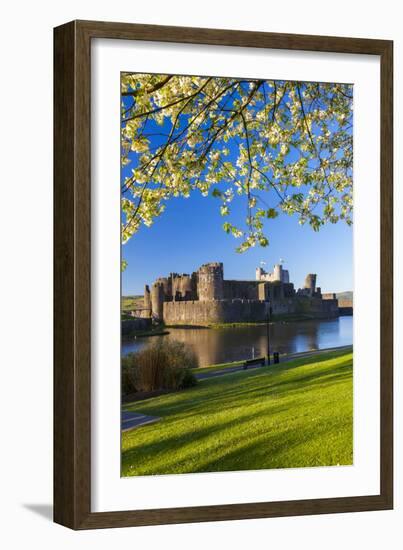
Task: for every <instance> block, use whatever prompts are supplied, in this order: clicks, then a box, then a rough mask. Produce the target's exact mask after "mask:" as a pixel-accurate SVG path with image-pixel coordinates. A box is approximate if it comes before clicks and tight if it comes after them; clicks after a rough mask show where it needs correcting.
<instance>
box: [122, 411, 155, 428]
mask: <svg viewBox="0 0 403 550" xmlns="http://www.w3.org/2000/svg"><path fill="white" fill-rule="evenodd" d="M158 420H161V418H160V417H159V416H148V415H146V414H141V413H136V412H132V411H122V424H121V426H122V428H121V429H122V432H126V431H127V430H132V429H133V428H138V427H139V426H144V425H145V424H152V423H153V422H158Z"/></svg>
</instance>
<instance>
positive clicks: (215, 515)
mask: <svg viewBox="0 0 403 550" xmlns="http://www.w3.org/2000/svg"><path fill="white" fill-rule="evenodd" d="M54 46H55V56H54V62H55V73H54V89H55V96H54V98H55V104H54V106H55V119H54V121H55V124H54V130H55V134H54V135H55V158H54V160H55V162H54V170H55V171H54V190H55V218H54V220H55V264H54V266H55V273H54V275H55V277H54V280H55V309H54V334H55V335H54V353H55V361H54V389H55V401H54V442H55V445H54V450H55V467H54V499H55V508H54V519H55V521H56V522H58V523H61V524H63V525H65V526H67V527H70V528H73V529H89V528H103V527H123V526H136V525H153V524H161V523H182V522H199V521H216V520H228V519H246V518H260V517H274V516H287V515H288V516H291V515H302V514H319V513H336V512H353V511H366V510H381V509H390V508H392V506H393V438H392V428H393V418H392V411H393V402H392V397H393V392H392V389H393V387H392V333H393V327H392V298H393V278H392V267H393V266H392V183H393V181H392V176H393V166H392V159H393V154H392V153H393V151H392V150H393V142H392V137H393V132H392V130H393V128H392V113H393V109H392V89H393V87H392V65H393V62H392V52H393V45H392V42H390V41H383V40H370V39H358V38H336V37H320V36H303V35H287V34H273V33H261V32H245V31H230V30H215V29H197V28H182V27H162V26H151V25H137V24H133V25H132V24H120V23H104V22H90V21H74V22H71V23H67V24H65V25H62V26H60V27H57V28H56V29H55V34H54Z"/></svg>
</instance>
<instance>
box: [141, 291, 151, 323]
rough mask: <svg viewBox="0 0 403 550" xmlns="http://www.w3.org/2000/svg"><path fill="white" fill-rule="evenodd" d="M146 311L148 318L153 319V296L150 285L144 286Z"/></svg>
mask: <svg viewBox="0 0 403 550" xmlns="http://www.w3.org/2000/svg"><path fill="white" fill-rule="evenodd" d="M143 304H144V309H145V310H146V311H147V317H151V295H150V288H149V286H148V285H145V286H144V302H143Z"/></svg>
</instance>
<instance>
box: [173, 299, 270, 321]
mask: <svg viewBox="0 0 403 550" xmlns="http://www.w3.org/2000/svg"><path fill="white" fill-rule="evenodd" d="M268 312H269V303H268V302H260V301H257V300H220V301H218V300H217V301H209V302H207V301H206V302H201V301H198V300H195V301H192V302H165V303H164V321H165V323H166V324H167V325H200V326H205V325H211V324H215V323H252V322H259V321H265V320H266V319H267V315H268Z"/></svg>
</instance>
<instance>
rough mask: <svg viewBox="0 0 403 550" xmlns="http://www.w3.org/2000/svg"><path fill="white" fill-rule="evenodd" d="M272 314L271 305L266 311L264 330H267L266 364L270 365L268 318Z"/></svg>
mask: <svg viewBox="0 0 403 550" xmlns="http://www.w3.org/2000/svg"><path fill="white" fill-rule="evenodd" d="M271 314H272V309H271V306H269V310H268V312H267V320H266V330H267V364H268V365H270V318H271Z"/></svg>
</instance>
